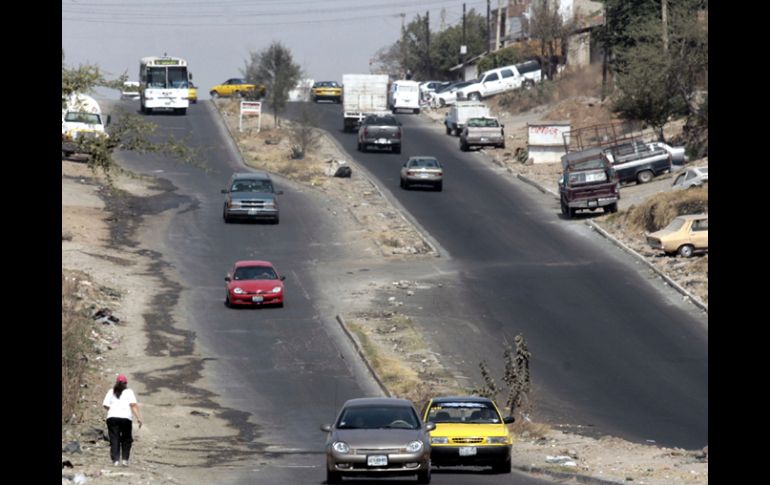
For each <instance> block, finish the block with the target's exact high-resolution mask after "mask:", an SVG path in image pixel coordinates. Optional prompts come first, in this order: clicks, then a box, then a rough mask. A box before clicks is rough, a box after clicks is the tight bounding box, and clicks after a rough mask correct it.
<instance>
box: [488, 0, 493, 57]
mask: <svg viewBox="0 0 770 485" xmlns="http://www.w3.org/2000/svg"><path fill="white" fill-rule="evenodd" d="M489 16H490V11H489V0H487V52H492V47H491V44H492V38H491V33H492V31H491V29H492V26H491V23H490V22H489Z"/></svg>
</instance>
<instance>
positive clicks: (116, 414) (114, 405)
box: [104, 389, 136, 421]
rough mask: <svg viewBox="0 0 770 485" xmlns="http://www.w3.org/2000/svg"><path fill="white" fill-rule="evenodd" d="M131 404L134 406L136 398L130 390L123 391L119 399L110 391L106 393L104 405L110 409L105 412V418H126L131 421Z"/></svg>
mask: <svg viewBox="0 0 770 485" xmlns="http://www.w3.org/2000/svg"><path fill="white" fill-rule="evenodd" d="M131 404H136V396H135V395H134V391H132V390H131V389H123V392H121V393H120V398H118V397H116V396H115V393H113V392H112V389H110V390H109V391H107V395H106V396H104V405H105V406H107V407H109V408H110V410H109V411H107V418H126V419H130V420H132V421H133V419H132V417H131V406H130V405H131Z"/></svg>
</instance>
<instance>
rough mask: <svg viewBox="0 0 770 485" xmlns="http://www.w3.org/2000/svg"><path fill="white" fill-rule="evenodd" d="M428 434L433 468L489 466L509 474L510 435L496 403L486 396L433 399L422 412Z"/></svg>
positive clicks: (506, 422)
mask: <svg viewBox="0 0 770 485" xmlns="http://www.w3.org/2000/svg"><path fill="white" fill-rule="evenodd" d="M423 419H424V420H425V422H427V423H435V425H436V429H434V430H433V431H431V432H430V444H431V455H430V456H431V461H432V462H433V465H435V466H491V467H492V470H493V471H496V472H500V473H510V472H511V435H510V433H509V432H508V427H507V426H506V425H507V424H510V423H513V422H514V418H513V417H511V416H506V417H503V416H502V414H501V413H500V410H499V409H498V408H497V406H496V405H495V403H494V402H493V401H492V400H491V399H488V398H486V397H478V396H471V397H436V398H433V399H431V400H430V401H429V402H428V405H427V406H426V407H425V410H424V412H423Z"/></svg>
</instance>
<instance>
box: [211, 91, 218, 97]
mask: <svg viewBox="0 0 770 485" xmlns="http://www.w3.org/2000/svg"><path fill="white" fill-rule="evenodd" d="M209 96H211V97H212V98H213V99H217V98H218V97H219V93H218V92H216V91H211V92H210V93H209Z"/></svg>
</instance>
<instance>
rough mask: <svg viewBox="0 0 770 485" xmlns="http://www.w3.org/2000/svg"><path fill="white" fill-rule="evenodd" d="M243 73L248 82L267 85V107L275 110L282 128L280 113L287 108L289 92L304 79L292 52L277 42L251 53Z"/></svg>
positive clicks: (274, 114)
mask: <svg viewBox="0 0 770 485" xmlns="http://www.w3.org/2000/svg"><path fill="white" fill-rule="evenodd" d="M242 72H243V75H244V77H245V78H246V80H247V81H249V82H251V83H255V84H264V85H265V87H266V88H267V94H266V97H265V99H266V100H267V105H268V107H270V108H271V109H272V110H273V120H274V121H275V125H276V126H280V121H279V119H278V113H280V112H281V111H283V109H284V108H285V107H286V101H287V100H288V99H289V91H291V90H292V89H294V88H295V86H296V85H297V82H298V81H299V80H300V78H301V77H302V70H301V69H300V67H299V65H298V64H296V63H295V62H294V59H293V57H292V55H291V51H290V50H289V49H288V48H287V47H285V46H284V45H283V44H281V43H280V42H278V41H275V42H273V43H272V44H270V46H269V47H267V48H265V49H263V50H261V51H259V52H251V53H250V59H249V61H247V62H246V68H245V69H244V70H242Z"/></svg>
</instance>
